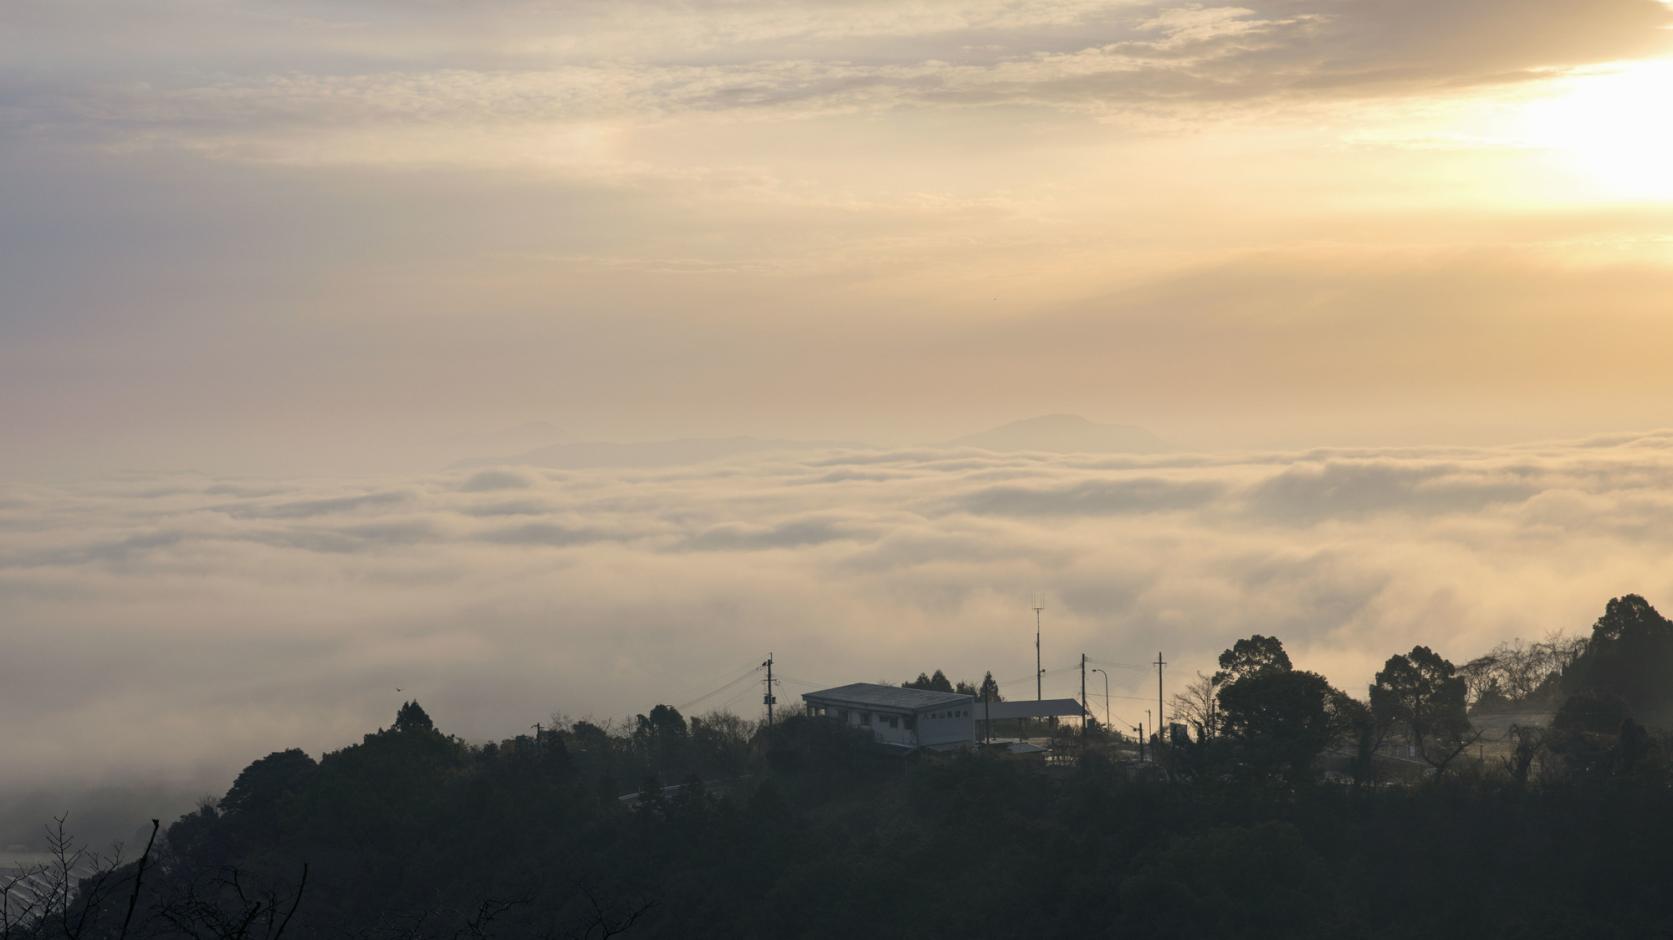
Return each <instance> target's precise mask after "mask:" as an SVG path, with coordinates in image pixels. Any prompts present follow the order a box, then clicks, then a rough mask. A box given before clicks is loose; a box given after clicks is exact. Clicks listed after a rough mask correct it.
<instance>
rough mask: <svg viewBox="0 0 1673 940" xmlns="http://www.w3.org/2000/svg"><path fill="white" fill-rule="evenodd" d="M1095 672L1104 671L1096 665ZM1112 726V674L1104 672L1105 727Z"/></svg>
mask: <svg viewBox="0 0 1673 940" xmlns="http://www.w3.org/2000/svg"><path fill="white" fill-rule="evenodd" d="M1092 671H1093V672H1104V671H1103V670H1102V669H1098V668H1097V667H1094V668H1093V670H1092ZM1109 726H1110V674H1109V673H1107V672H1104V727H1106V728H1108V727H1109Z"/></svg>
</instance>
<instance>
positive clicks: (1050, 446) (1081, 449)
mask: <svg viewBox="0 0 1673 940" xmlns="http://www.w3.org/2000/svg"><path fill="white" fill-rule="evenodd" d="M947 443H948V444H950V445H953V446H957V447H980V448H982V449H983V450H998V451H1014V450H1042V451H1053V452H1057V453H1088V454H1099V453H1122V454H1148V453H1156V452H1158V451H1164V450H1167V449H1169V448H1168V444H1167V442H1166V441H1163V440H1162V439H1161V438H1159V437H1157V436H1156V435H1154V434H1152V433H1150V432H1149V431H1146V430H1145V429H1144V428H1139V427H1134V426H1132V425H1126V424H1101V423H1099V422H1096V421H1089V420H1087V419H1086V418H1083V417H1081V416H1079V415H1068V414H1055V415H1040V416H1038V417H1034V418H1024V419H1022V420H1021V421H1012V422H1011V423H1009V424H1002V425H1000V426H999V427H996V428H992V429H989V430H986V431H980V432H977V433H975V434H966V435H964V436H963V437H957V438H954V439H953V440H951V441H948V442H947Z"/></svg>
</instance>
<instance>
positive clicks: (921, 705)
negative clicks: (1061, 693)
mask: <svg viewBox="0 0 1673 940" xmlns="http://www.w3.org/2000/svg"><path fill="white" fill-rule="evenodd" d="M802 699H803V700H804V701H807V700H811V699H818V700H820V701H821V702H840V703H842V704H844V705H858V706H861V707H865V706H868V705H869V706H871V707H873V708H900V709H904V710H906V711H922V710H923V709H926V708H935V707H937V706H940V705H958V704H968V703H970V702H973V701H975V697H974V696H971V695H965V694H963V693H961V692H932V691H930V690H928V689H903V688H901V687H899V686H894V685H878V684H876V683H874V682H855V683H852V684H850V685H839V686H837V687H836V688H834V689H822V690H820V691H818V692H808V693H805V694H804V695H803V696H802ZM1075 714H1077V715H1078V714H1080V712H1079V711H1078V706H1077V711H1076V712H1075Z"/></svg>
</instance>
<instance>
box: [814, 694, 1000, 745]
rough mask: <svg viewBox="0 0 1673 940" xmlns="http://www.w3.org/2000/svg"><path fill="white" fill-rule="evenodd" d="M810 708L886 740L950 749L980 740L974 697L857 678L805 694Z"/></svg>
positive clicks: (892, 743)
mask: <svg viewBox="0 0 1673 940" xmlns="http://www.w3.org/2000/svg"><path fill="white" fill-rule="evenodd" d="M802 701H803V702H805V703H806V704H807V710H808V713H809V714H811V715H820V716H824V717H826V718H831V719H834V720H836V721H840V722H842V723H843V724H846V725H849V726H851V727H855V728H865V729H867V730H869V731H870V732H871V733H872V736H873V737H875V738H876V739H877V740H879V741H881V742H883V743H884V744H889V745H893V746H895V747H901V748H908V749H913V748H920V747H926V748H933V749H936V750H948V749H953V748H961V747H969V746H971V745H973V744H974V743H975V742H976V714H975V711H976V698H975V696H972V695H965V694H963V693H961V692H933V691H929V690H927V689H903V688H900V687H898V686H892V685H877V684H875V683H871V682H855V683H853V684H851V685H844V686H838V687H837V688H834V689H825V690H823V691H819V692H808V693H805V694H804V695H802Z"/></svg>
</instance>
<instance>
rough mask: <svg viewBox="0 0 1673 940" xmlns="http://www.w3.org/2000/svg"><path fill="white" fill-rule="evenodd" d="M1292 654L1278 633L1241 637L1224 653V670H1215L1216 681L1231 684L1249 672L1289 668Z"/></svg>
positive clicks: (1220, 684)
mask: <svg viewBox="0 0 1673 940" xmlns="http://www.w3.org/2000/svg"><path fill="white" fill-rule="evenodd" d="M1291 668H1293V667H1291V665H1290V656H1289V654H1288V653H1286V652H1284V644H1283V643H1282V642H1281V641H1280V640H1279V639H1278V638H1277V637H1275V636H1261V635H1260V634H1258V633H1257V634H1255V635H1254V636H1252V637H1249V638H1248V639H1245V640H1238V641H1237V642H1236V643H1234V644H1232V648H1231V649H1229V650H1226V651H1225V652H1223V653H1221V654H1220V671H1219V672H1216V673H1215V674H1214V684H1215V685H1218V686H1226V685H1230V684H1231V683H1233V682H1236V681H1237V680H1239V679H1242V678H1244V677H1246V676H1251V675H1254V674H1256V673H1262V672H1273V671H1276V672H1289V671H1290V669H1291Z"/></svg>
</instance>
